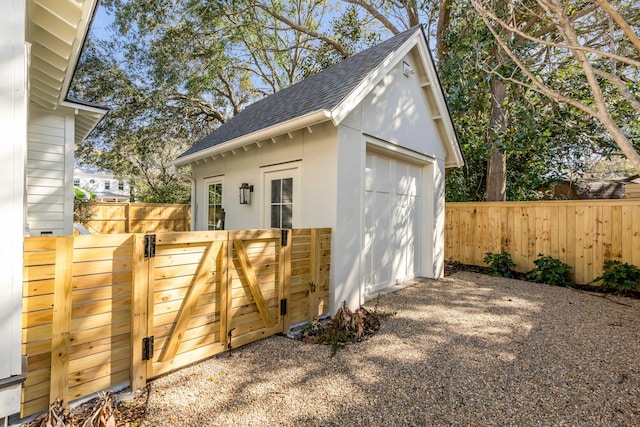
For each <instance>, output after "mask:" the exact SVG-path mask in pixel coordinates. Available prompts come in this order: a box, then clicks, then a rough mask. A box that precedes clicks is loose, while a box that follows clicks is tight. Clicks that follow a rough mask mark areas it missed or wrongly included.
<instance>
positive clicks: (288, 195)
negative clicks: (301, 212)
mask: <svg viewBox="0 0 640 427" xmlns="http://www.w3.org/2000/svg"><path fill="white" fill-rule="evenodd" d="M282 203H293V178H287V179H283V180H282Z"/></svg>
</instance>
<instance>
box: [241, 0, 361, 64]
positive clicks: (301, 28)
mask: <svg viewBox="0 0 640 427" xmlns="http://www.w3.org/2000/svg"><path fill="white" fill-rule="evenodd" d="M252 3H253V5H255V6H256V7H257V8H259V9H262V10H263V11H265V12H267V13H268V14H269V15H271V16H273V17H274V18H276V19H277V20H278V21H280V22H282V23H283V24H286V25H287V26H288V27H289V28H291V29H292V30H296V31H299V32H301V33H304V34H307V35H310V36H311V37H314V38H316V39H318V40H322V41H323V42H325V43H327V44H329V45H331V47H333V48H334V49H335V50H336V51H337V52H339V53H340V54H341V55H342V56H343V57H344V58H348V57H349V56H350V55H349V51H347V49H345V47H344V46H343V45H342V44H340V43H339V42H338V41H336V40H334V39H332V38H331V37H327V36H325V35H323V34H320V33H318V32H317V31H314V30H312V29H311V28H308V27H305V26H303V25H298V24H296V23H295V22H293V21H292V20H290V19H289V18H287V17H285V16H282V15H281V14H279V13H277V12H276V11H275V10H272V9H271V8H269V7H267V6H266V5H264V4H262V3H260V2H259V1H253V2H252Z"/></svg>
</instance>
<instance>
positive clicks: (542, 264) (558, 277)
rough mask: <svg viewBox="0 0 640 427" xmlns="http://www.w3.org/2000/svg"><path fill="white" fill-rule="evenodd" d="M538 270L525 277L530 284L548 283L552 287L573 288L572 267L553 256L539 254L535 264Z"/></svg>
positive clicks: (535, 269)
mask: <svg viewBox="0 0 640 427" xmlns="http://www.w3.org/2000/svg"><path fill="white" fill-rule="evenodd" d="M533 263H534V264H535V265H536V268H534V269H533V270H531V271H530V272H528V273H527V274H526V275H525V278H526V279H527V280H528V281H530V282H536V283H546V284H548V285H552V286H572V285H573V281H572V280H571V267H569V266H568V265H567V264H565V263H564V262H562V261H560V260H559V259H557V258H554V257H552V256H548V255H547V256H545V255H542V254H538V258H537V259H536V260H535V261H534V262H533Z"/></svg>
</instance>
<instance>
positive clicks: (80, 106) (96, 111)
mask: <svg viewBox="0 0 640 427" xmlns="http://www.w3.org/2000/svg"><path fill="white" fill-rule="evenodd" d="M60 106H61V107H67V108H71V109H73V110H76V113H77V114H82V112H83V111H86V112H88V113H93V114H100V115H101V116H104V115H105V114H107V113H108V112H109V109H108V108H100V107H92V106H89V105H85V104H80V103H75V102H73V101H62V102H61V103H60Z"/></svg>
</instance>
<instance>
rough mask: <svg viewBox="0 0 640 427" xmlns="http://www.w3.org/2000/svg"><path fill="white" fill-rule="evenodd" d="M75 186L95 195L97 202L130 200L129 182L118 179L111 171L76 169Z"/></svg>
mask: <svg viewBox="0 0 640 427" xmlns="http://www.w3.org/2000/svg"><path fill="white" fill-rule="evenodd" d="M73 186H74V187H79V188H81V189H83V190H88V191H90V192H92V193H93V194H95V196H96V198H95V201H96V202H122V203H126V202H128V201H129V200H130V198H131V197H130V194H131V193H130V188H129V181H127V180H122V179H117V178H116V177H114V176H113V173H111V172H109V171H100V170H98V169H97V168H92V167H84V168H76V169H75V170H74V171H73Z"/></svg>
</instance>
